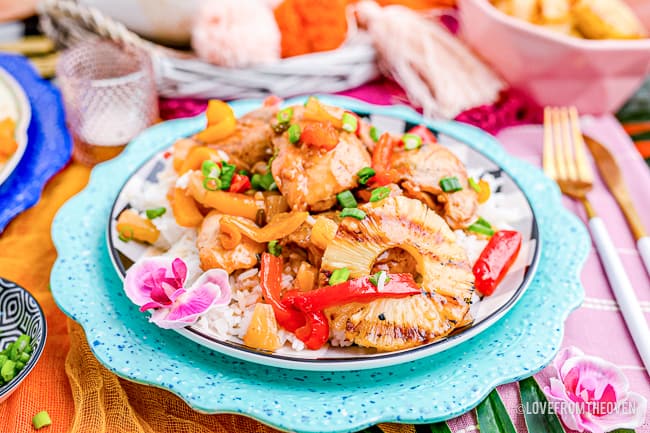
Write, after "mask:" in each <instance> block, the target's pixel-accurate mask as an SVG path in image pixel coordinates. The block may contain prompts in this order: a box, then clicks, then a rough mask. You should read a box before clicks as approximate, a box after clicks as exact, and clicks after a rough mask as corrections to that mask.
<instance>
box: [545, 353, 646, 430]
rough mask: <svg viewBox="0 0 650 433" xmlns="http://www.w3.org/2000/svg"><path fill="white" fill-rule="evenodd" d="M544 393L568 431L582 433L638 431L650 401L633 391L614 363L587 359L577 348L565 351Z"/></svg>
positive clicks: (557, 362) (591, 357) (589, 357)
mask: <svg viewBox="0 0 650 433" xmlns="http://www.w3.org/2000/svg"><path fill="white" fill-rule="evenodd" d="M553 365H554V366H555V368H556V370H557V374H558V377H557V378H551V380H550V386H547V387H545V388H544V393H545V394H546V396H547V397H548V399H549V400H550V401H551V402H554V403H558V404H559V406H558V407H559V408H560V409H558V410H556V412H557V413H558V415H559V416H560V418H562V421H564V423H565V424H566V425H567V427H569V428H571V429H573V430H577V431H579V432H583V431H588V432H592V433H604V432H608V431H611V430H615V429H618V428H631V429H633V428H636V427H639V426H640V425H642V424H643V422H644V420H645V414H646V407H647V401H646V399H645V398H644V397H643V396H641V395H640V394H637V393H634V392H630V391H629V383H628V380H627V377H625V375H624V374H623V373H622V372H621V370H620V369H619V368H618V367H616V365H614V364H612V363H611V362H608V361H605V360H603V359H601V358H598V357H595V356H587V355H585V354H584V353H582V351H580V350H579V349H577V348H575V347H569V348H566V349H563V350H562V351H561V352H560V353H559V354H558V356H557V358H556V359H555V362H554V364H553Z"/></svg>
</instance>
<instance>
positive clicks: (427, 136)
mask: <svg viewBox="0 0 650 433" xmlns="http://www.w3.org/2000/svg"><path fill="white" fill-rule="evenodd" d="M408 134H415V135H417V136H419V137H420V138H421V139H422V143H436V142H437V141H438V140H437V139H436V136H435V135H434V134H433V132H431V130H430V129H429V128H427V127H426V126H424V125H418V126H414V127H413V128H411V129H409V130H408Z"/></svg>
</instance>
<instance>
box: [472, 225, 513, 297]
mask: <svg viewBox="0 0 650 433" xmlns="http://www.w3.org/2000/svg"><path fill="white" fill-rule="evenodd" d="M521 239H522V237H521V233H519V232H516V231H512V230H500V231H498V232H496V233H495V234H494V235H492V237H491V238H490V242H488V244H487V245H486V247H485V248H484V249H483V251H482V252H481V255H480V256H479V258H478V260H477V261H476V263H475V264H474V268H473V269H472V270H473V272H474V278H475V287H476V290H478V292H479V293H480V294H482V295H484V296H489V295H491V294H492V293H494V290H495V289H496V288H497V286H498V285H499V283H500V282H501V280H503V277H505V275H506V274H507V273H508V269H510V267H511V266H512V264H513V263H514V261H515V260H516V259H517V255H518V254H519V249H520V248H521Z"/></svg>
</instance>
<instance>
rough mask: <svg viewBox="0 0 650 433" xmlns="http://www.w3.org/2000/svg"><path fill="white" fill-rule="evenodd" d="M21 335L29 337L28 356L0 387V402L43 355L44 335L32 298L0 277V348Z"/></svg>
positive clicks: (42, 318) (38, 309)
mask: <svg viewBox="0 0 650 433" xmlns="http://www.w3.org/2000/svg"><path fill="white" fill-rule="evenodd" d="M21 334H27V335H29V336H30V337H31V338H32V341H31V345H32V349H33V352H32V356H31V358H29V361H27V364H25V367H23V369H22V370H20V372H19V373H18V374H17V375H16V377H14V378H13V379H12V380H11V381H10V382H9V383H8V384H6V385H4V386H0V403H1V402H3V401H4V400H6V399H7V397H9V396H10V395H11V393H12V392H14V391H15V390H16V389H17V388H18V386H19V385H20V383H21V382H22V381H23V380H24V379H25V378H26V377H27V375H28V374H29V372H30V371H32V369H33V368H34V366H35V365H36V363H37V362H38V359H39V358H40V357H41V353H43V348H44V347H45V339H46V335H47V325H46V323H45V315H44V314H43V310H42V309H41V306H40V305H38V302H36V299H34V297H33V296H32V295H31V294H30V293H29V292H28V291H27V290H25V289H23V288H22V287H20V286H19V285H17V284H16V283H14V282H12V281H9V280H5V279H3V278H0V349H4V348H5V347H6V346H7V345H8V344H9V343H11V342H13V341H16V339H17V338H18V337H19V336H20V335H21Z"/></svg>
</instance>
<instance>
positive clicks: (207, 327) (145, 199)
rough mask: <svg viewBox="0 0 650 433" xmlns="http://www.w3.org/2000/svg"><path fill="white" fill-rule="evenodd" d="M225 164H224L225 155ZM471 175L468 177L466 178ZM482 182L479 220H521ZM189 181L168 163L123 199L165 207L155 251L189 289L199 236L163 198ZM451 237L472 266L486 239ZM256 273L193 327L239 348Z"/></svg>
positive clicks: (236, 283)
mask: <svg viewBox="0 0 650 433" xmlns="http://www.w3.org/2000/svg"><path fill="white" fill-rule="evenodd" d="M223 159H224V160H226V159H227V158H226V157H225V155H224V157H223ZM473 174H474V173H470V175H473ZM475 177H476V176H475ZM482 179H485V180H486V181H487V182H488V183H489V184H490V186H491V189H492V192H493V193H492V195H491V197H490V199H489V200H488V201H487V202H486V203H484V204H482V205H481V206H480V208H479V215H481V216H482V217H483V218H485V219H486V220H487V221H489V222H490V223H491V224H492V226H493V227H495V228H497V229H505V228H509V227H510V225H509V224H510V223H512V222H515V221H517V220H519V219H521V217H522V215H519V212H518V211H517V209H518V208H523V209H525V208H526V206H525V205H524V206H520V205H519V204H517V203H514V201H515V199H521V196H520V195H518V194H515V193H507V192H500V193H495V191H497V188H499V187H500V186H502V184H503V180H502V179H497V178H494V177H493V176H491V175H490V174H484V175H483V176H482ZM188 181H189V174H186V175H184V176H181V177H180V178H179V177H178V176H177V175H176V173H175V172H174V170H173V167H172V164H169V165H168V167H167V168H166V169H165V170H163V171H161V172H160V173H159V174H158V183H151V182H147V181H144V180H138V179H135V178H134V179H132V181H131V182H130V183H129V184H128V185H127V188H125V189H124V194H125V196H126V198H127V200H128V202H129V203H130V204H131V206H132V207H133V208H134V209H137V210H139V211H140V212H141V214H142V215H144V213H145V212H144V211H146V209H154V208H159V207H165V209H166V212H165V214H164V215H162V216H161V217H158V218H155V219H153V220H152V221H153V223H154V224H155V225H156V228H157V229H158V230H159V231H160V238H159V240H158V241H157V242H156V245H155V247H156V248H158V249H160V250H162V251H166V252H165V253H163V255H164V256H173V257H180V258H182V259H183V260H184V261H185V263H186V264H187V268H188V281H187V284H188V285H190V284H191V283H192V282H193V281H195V280H196V279H197V278H198V277H199V276H200V275H201V273H202V270H201V267H200V259H199V253H198V250H197V248H196V237H197V232H196V230H195V229H188V228H183V227H180V226H178V225H177V224H176V221H175V219H174V215H173V213H172V210H171V207H170V206H169V203H168V201H167V197H166V195H167V191H168V190H169V188H170V187H171V186H172V185H173V186H177V187H180V188H186V187H187V183H188ZM307 222H308V223H309V224H311V225H313V223H314V222H315V219H314V217H313V216H309V217H308V219H307ZM454 233H455V235H456V241H457V242H458V244H459V245H461V246H462V247H463V248H464V249H465V250H466V251H467V255H468V258H469V260H470V262H471V263H472V265H473V264H474V263H475V262H476V260H477V259H478V257H479V255H480V254H481V251H483V248H485V245H486V244H487V240H486V239H484V238H482V237H480V236H476V235H474V234H471V233H469V234H466V233H465V232H463V231H462V230H456V231H455V232H454ZM258 274H259V269H258V268H252V269H248V270H246V271H243V272H241V273H235V274H234V275H231V276H230V284H231V287H232V288H233V289H232V299H231V301H230V303H229V304H228V305H225V306H215V307H213V308H211V309H210V310H209V311H207V312H206V313H205V314H204V315H203V316H201V317H200V318H199V319H198V321H197V322H196V324H195V325H194V326H195V327H196V328H198V329H199V330H201V331H202V332H204V333H206V334H208V335H210V336H212V337H215V338H217V339H220V340H225V341H234V342H238V343H242V339H243V337H244V335H245V334H246V331H247V330H248V326H249V324H250V321H251V318H252V315H253V311H254V309H255V305H256V303H257V302H259V300H260V299H261V296H262V289H261V287H260V284H259V275H258ZM293 280H294V278H293V277H292V276H291V275H290V269H289V266H288V265H287V266H286V267H285V272H284V273H283V276H282V287H283V288H285V289H286V288H291V287H292V285H293ZM278 335H279V338H280V343H281V344H282V345H284V346H285V348H288V347H289V346H290V347H291V349H293V350H294V351H301V350H305V345H304V343H303V342H302V341H300V340H299V339H298V338H297V337H296V336H295V335H294V334H293V333H291V332H288V331H286V330H284V329H279V332H278ZM330 345H331V346H338V347H347V346H350V345H352V342H351V341H349V340H348V339H346V336H345V331H337V330H330Z"/></svg>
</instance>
